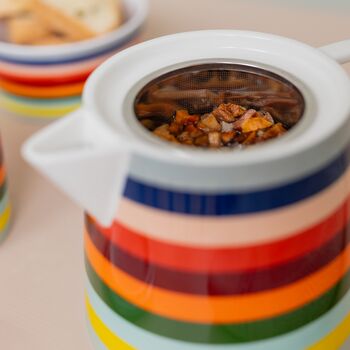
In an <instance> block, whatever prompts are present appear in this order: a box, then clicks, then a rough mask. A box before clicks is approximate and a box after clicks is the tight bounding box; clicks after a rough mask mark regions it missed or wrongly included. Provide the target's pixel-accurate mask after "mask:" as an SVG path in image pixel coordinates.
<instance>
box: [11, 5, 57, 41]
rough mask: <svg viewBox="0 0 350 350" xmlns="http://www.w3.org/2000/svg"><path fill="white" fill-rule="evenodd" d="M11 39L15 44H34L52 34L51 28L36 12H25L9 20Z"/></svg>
mask: <svg viewBox="0 0 350 350" xmlns="http://www.w3.org/2000/svg"><path fill="white" fill-rule="evenodd" d="M8 35H9V40H10V42H12V43H15V44H24V45H25V44H28V45H29V44H33V43H35V42H36V41H38V40H42V38H45V37H47V36H49V35H50V30H49V28H48V27H47V26H46V25H45V24H44V23H43V22H42V21H41V20H40V18H39V17H38V16H37V15H36V13H35V12H25V13H23V14H22V15H20V16H16V17H13V18H10V19H9V20H8Z"/></svg>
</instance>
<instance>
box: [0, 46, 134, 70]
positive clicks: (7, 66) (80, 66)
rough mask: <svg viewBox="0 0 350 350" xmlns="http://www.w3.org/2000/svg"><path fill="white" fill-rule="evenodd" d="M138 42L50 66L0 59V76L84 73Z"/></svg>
mask: <svg viewBox="0 0 350 350" xmlns="http://www.w3.org/2000/svg"><path fill="white" fill-rule="evenodd" d="M138 42H139V39H135V40H133V41H132V42H130V43H128V44H127V45H125V46H123V47H121V48H119V49H118V50H116V51H114V52H110V53H108V54H106V55H103V56H100V57H98V58H93V59H90V60H85V61H80V62H76V63H69V64H57V65H53V66H52V67H46V66H30V65H21V64H12V63H7V62H2V61H0V76H1V71H5V72H6V73H10V74H12V75H15V76H23V75H24V76H30V77H38V76H39V77H47V76H51V77H57V76H59V77H62V75H71V74H74V75H77V74H82V73H85V72H86V71H89V70H93V69H94V68H96V67H97V66H99V65H100V64H101V63H103V62H104V61H105V60H106V59H108V58H109V57H111V56H113V55H114V54H116V53H118V52H119V51H121V50H123V49H125V48H127V47H129V46H131V45H133V44H136V43H138Z"/></svg>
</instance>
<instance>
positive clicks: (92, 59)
mask: <svg viewBox="0 0 350 350" xmlns="http://www.w3.org/2000/svg"><path fill="white" fill-rule="evenodd" d="M127 5H128V6H127V8H129V6H130V4H129V3H127ZM131 5H133V2H131ZM140 6H141V5H140ZM136 7H139V5H137V6H136ZM136 7H135V8H134V7H132V8H133V9H134V10H135V11H136ZM132 21H133V20H132V16H131V17H130V20H129V21H128V22H126V23H125V26H126V27H123V28H124V31H123V35H121V36H116V39H115V40H114V41H111V42H110V44H108V45H105V46H103V47H99V46H96V48H95V49H91V50H90V51H89V52H81V53H80V52H78V54H77V55H75V56H74V57H73V56H72V57H70V58H67V57H66V58H63V57H59V58H55V57H54V56H53V57H51V58H50V59H48V60H44V59H40V58H39V59H36V60H34V61H33V60H32V59H29V58H28V59H27V58H26V57H25V56H23V57H21V58H15V57H12V56H8V55H6V54H5V53H2V54H1V55H0V89H1V92H0V105H1V107H2V108H3V109H4V110H5V111H8V112H10V113H11V114H14V115H16V116H21V117H27V118H36V119H38V120H49V119H52V118H58V117H61V116H64V115H66V114H68V113H70V112H72V111H74V110H75V109H77V108H78V107H79V105H80V97H81V94H82V91H83V88H84V84H85V82H86V80H87V78H88V77H89V75H90V74H91V73H92V72H93V71H94V70H95V69H96V68H97V67H98V66H99V65H101V64H102V63H103V62H104V61H106V60H107V59H108V58H110V57H111V56H112V55H114V54H115V53H117V52H119V51H121V50H123V49H125V48H127V47H129V46H131V45H133V44H136V43H138V42H139V38H138V37H139V34H140V31H141V29H142V25H143V23H140V24H139V25H138V26H135V28H134V29H132V27H133V25H131V22H132ZM130 25H131V27H130ZM129 27H130V28H129ZM126 28H129V29H130V30H129V29H128V30H126ZM121 30H123V29H122V28H121ZM57 50H58V49H57Z"/></svg>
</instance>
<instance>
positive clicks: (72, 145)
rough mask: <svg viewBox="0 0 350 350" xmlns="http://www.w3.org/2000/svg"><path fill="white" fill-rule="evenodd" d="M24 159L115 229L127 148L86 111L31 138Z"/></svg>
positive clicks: (65, 119) (125, 172) (101, 221)
mask: <svg viewBox="0 0 350 350" xmlns="http://www.w3.org/2000/svg"><path fill="white" fill-rule="evenodd" d="M22 155H23V157H24V158H25V159H26V160H27V161H28V162H29V163H31V164H32V165H33V166H34V167H36V168H37V169H38V170H39V171H40V172H42V173H43V174H44V175H46V176H47V177H48V178H49V179H50V180H51V181H52V182H53V183H54V184H56V186H57V187H59V188H60V189H61V190H63V191H64V192H65V193H66V194H67V195H68V196H69V197H71V198H72V199H73V200H75V202H77V203H78V204H79V205H81V206H82V207H83V208H84V209H85V210H87V211H88V212H89V214H91V215H92V216H94V217H95V218H96V219H97V220H98V221H99V222H100V223H101V224H103V225H106V226H107V225H110V224H111V222H112V221H113V218H114V217H115V213H116V210H117V206H118V202H119V199H120V198H121V195H122V191H123V189H124V186H125V181H126V178H127V171H128V169H129V161H130V151H129V149H128V148H127V143H126V142H123V140H121V139H120V138H119V137H117V136H116V135H114V133H113V132H111V131H110V130H109V129H108V128H107V127H106V126H105V125H103V124H101V122H100V121H99V120H96V118H94V116H93V115H91V114H89V113H87V112H86V111H85V110H84V109H82V108H81V109H78V110H77V111H75V112H73V113H71V114H69V115H68V116H67V117H65V118H63V119H62V120H59V121H57V122H55V123H53V124H51V125H50V126H49V127H47V128H45V129H43V130H41V131H39V132H38V133H37V134H35V135H34V136H32V137H31V138H30V139H29V140H28V141H27V142H26V143H25V145H24V146H23V148H22Z"/></svg>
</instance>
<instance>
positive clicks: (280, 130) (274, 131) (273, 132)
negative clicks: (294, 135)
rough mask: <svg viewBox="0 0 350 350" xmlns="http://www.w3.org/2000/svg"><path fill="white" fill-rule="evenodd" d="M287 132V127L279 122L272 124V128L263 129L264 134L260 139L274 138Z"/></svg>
mask: <svg viewBox="0 0 350 350" xmlns="http://www.w3.org/2000/svg"><path fill="white" fill-rule="evenodd" d="M286 132H287V130H286V129H285V127H284V126H283V125H282V124H281V123H278V124H275V125H274V126H272V127H271V128H269V129H267V130H265V131H263V134H262V135H261V136H260V137H259V141H266V140H269V139H273V138H276V137H279V136H281V135H283V134H285V133H286Z"/></svg>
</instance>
